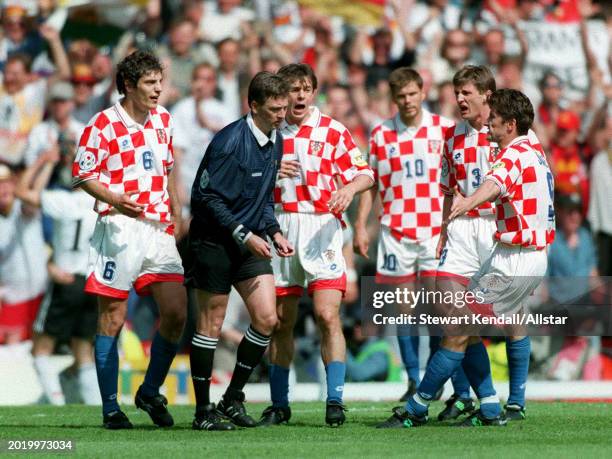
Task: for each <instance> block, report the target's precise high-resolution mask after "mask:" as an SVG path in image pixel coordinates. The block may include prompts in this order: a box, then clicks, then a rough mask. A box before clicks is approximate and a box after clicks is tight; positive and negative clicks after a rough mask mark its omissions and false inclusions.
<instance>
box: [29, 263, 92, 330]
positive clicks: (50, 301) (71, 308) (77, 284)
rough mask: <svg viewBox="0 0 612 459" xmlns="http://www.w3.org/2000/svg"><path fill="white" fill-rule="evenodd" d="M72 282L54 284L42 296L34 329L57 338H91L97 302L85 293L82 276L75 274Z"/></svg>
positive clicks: (83, 277)
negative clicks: (43, 296)
mask: <svg viewBox="0 0 612 459" xmlns="http://www.w3.org/2000/svg"><path fill="white" fill-rule="evenodd" d="M74 278H75V280H74V282H73V283H72V284H68V285H64V284H56V283H54V284H53V285H52V286H51V291H50V292H49V293H48V294H47V296H46V297H45V299H44V301H43V303H42V305H41V306H40V309H39V311H38V315H37V317H36V320H35V322H34V331H35V332H37V333H45V334H47V335H50V336H53V337H54V338H56V339H57V340H58V341H64V342H65V341H69V340H70V338H81V339H85V340H93V338H94V336H95V334H96V327H97V324H98V301H97V298H96V297H95V296H93V295H88V294H87V293H85V291H84V289H85V276H81V275H78V274H77V275H75V276H74Z"/></svg>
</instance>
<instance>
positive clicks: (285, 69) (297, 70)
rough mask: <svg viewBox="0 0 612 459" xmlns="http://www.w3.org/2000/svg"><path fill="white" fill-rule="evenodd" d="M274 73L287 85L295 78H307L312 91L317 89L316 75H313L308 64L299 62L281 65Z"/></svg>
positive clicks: (299, 79)
mask: <svg viewBox="0 0 612 459" xmlns="http://www.w3.org/2000/svg"><path fill="white" fill-rule="evenodd" d="M276 74H277V75H280V76H281V77H282V78H283V80H285V81H286V82H287V84H289V85H292V84H293V83H294V82H295V81H296V80H298V81H302V80H304V79H305V78H308V79H309V80H310V83H311V84H312V90H313V91H314V90H315V89H317V84H318V83H317V76H316V75H315V73H314V70H312V67H311V66H310V65H308V64H304V63H300V64H287V65H283V66H282V67H281V68H280V69H278V72H276Z"/></svg>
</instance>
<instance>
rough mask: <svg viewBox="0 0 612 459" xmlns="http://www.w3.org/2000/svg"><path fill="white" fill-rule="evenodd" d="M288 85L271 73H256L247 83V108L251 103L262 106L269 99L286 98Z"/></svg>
mask: <svg viewBox="0 0 612 459" xmlns="http://www.w3.org/2000/svg"><path fill="white" fill-rule="evenodd" d="M288 95H289V85H288V84H287V82H285V80H283V79H282V78H281V77H280V76H278V75H275V74H274V73H271V72H258V73H257V74H256V75H255V76H254V77H253V79H252V80H251V82H250V83H249V94H248V102H249V107H250V106H251V104H252V103H253V102H257V105H263V104H265V103H266V100H268V99H269V98H273V99H276V98H277V97H287V96H288Z"/></svg>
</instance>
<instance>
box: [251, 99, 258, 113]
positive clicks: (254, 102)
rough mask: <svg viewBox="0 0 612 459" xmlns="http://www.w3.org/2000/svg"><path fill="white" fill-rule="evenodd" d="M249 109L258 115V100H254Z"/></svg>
mask: <svg viewBox="0 0 612 459" xmlns="http://www.w3.org/2000/svg"><path fill="white" fill-rule="evenodd" d="M249 108H250V109H251V111H252V112H253V113H254V114H255V115H256V114H257V111H258V110H259V104H258V103H257V101H256V100H252V101H251V103H250V104H249Z"/></svg>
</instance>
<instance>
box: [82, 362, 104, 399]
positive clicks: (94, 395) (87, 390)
mask: <svg viewBox="0 0 612 459" xmlns="http://www.w3.org/2000/svg"><path fill="white" fill-rule="evenodd" d="M78 378H79V393H80V394H81V398H82V399H83V403H85V405H101V404H102V398H101V397H100V389H99V388H98V375H97V373H96V366H95V365H94V364H93V362H92V363H86V364H85V365H83V366H81V367H79V376H78Z"/></svg>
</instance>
